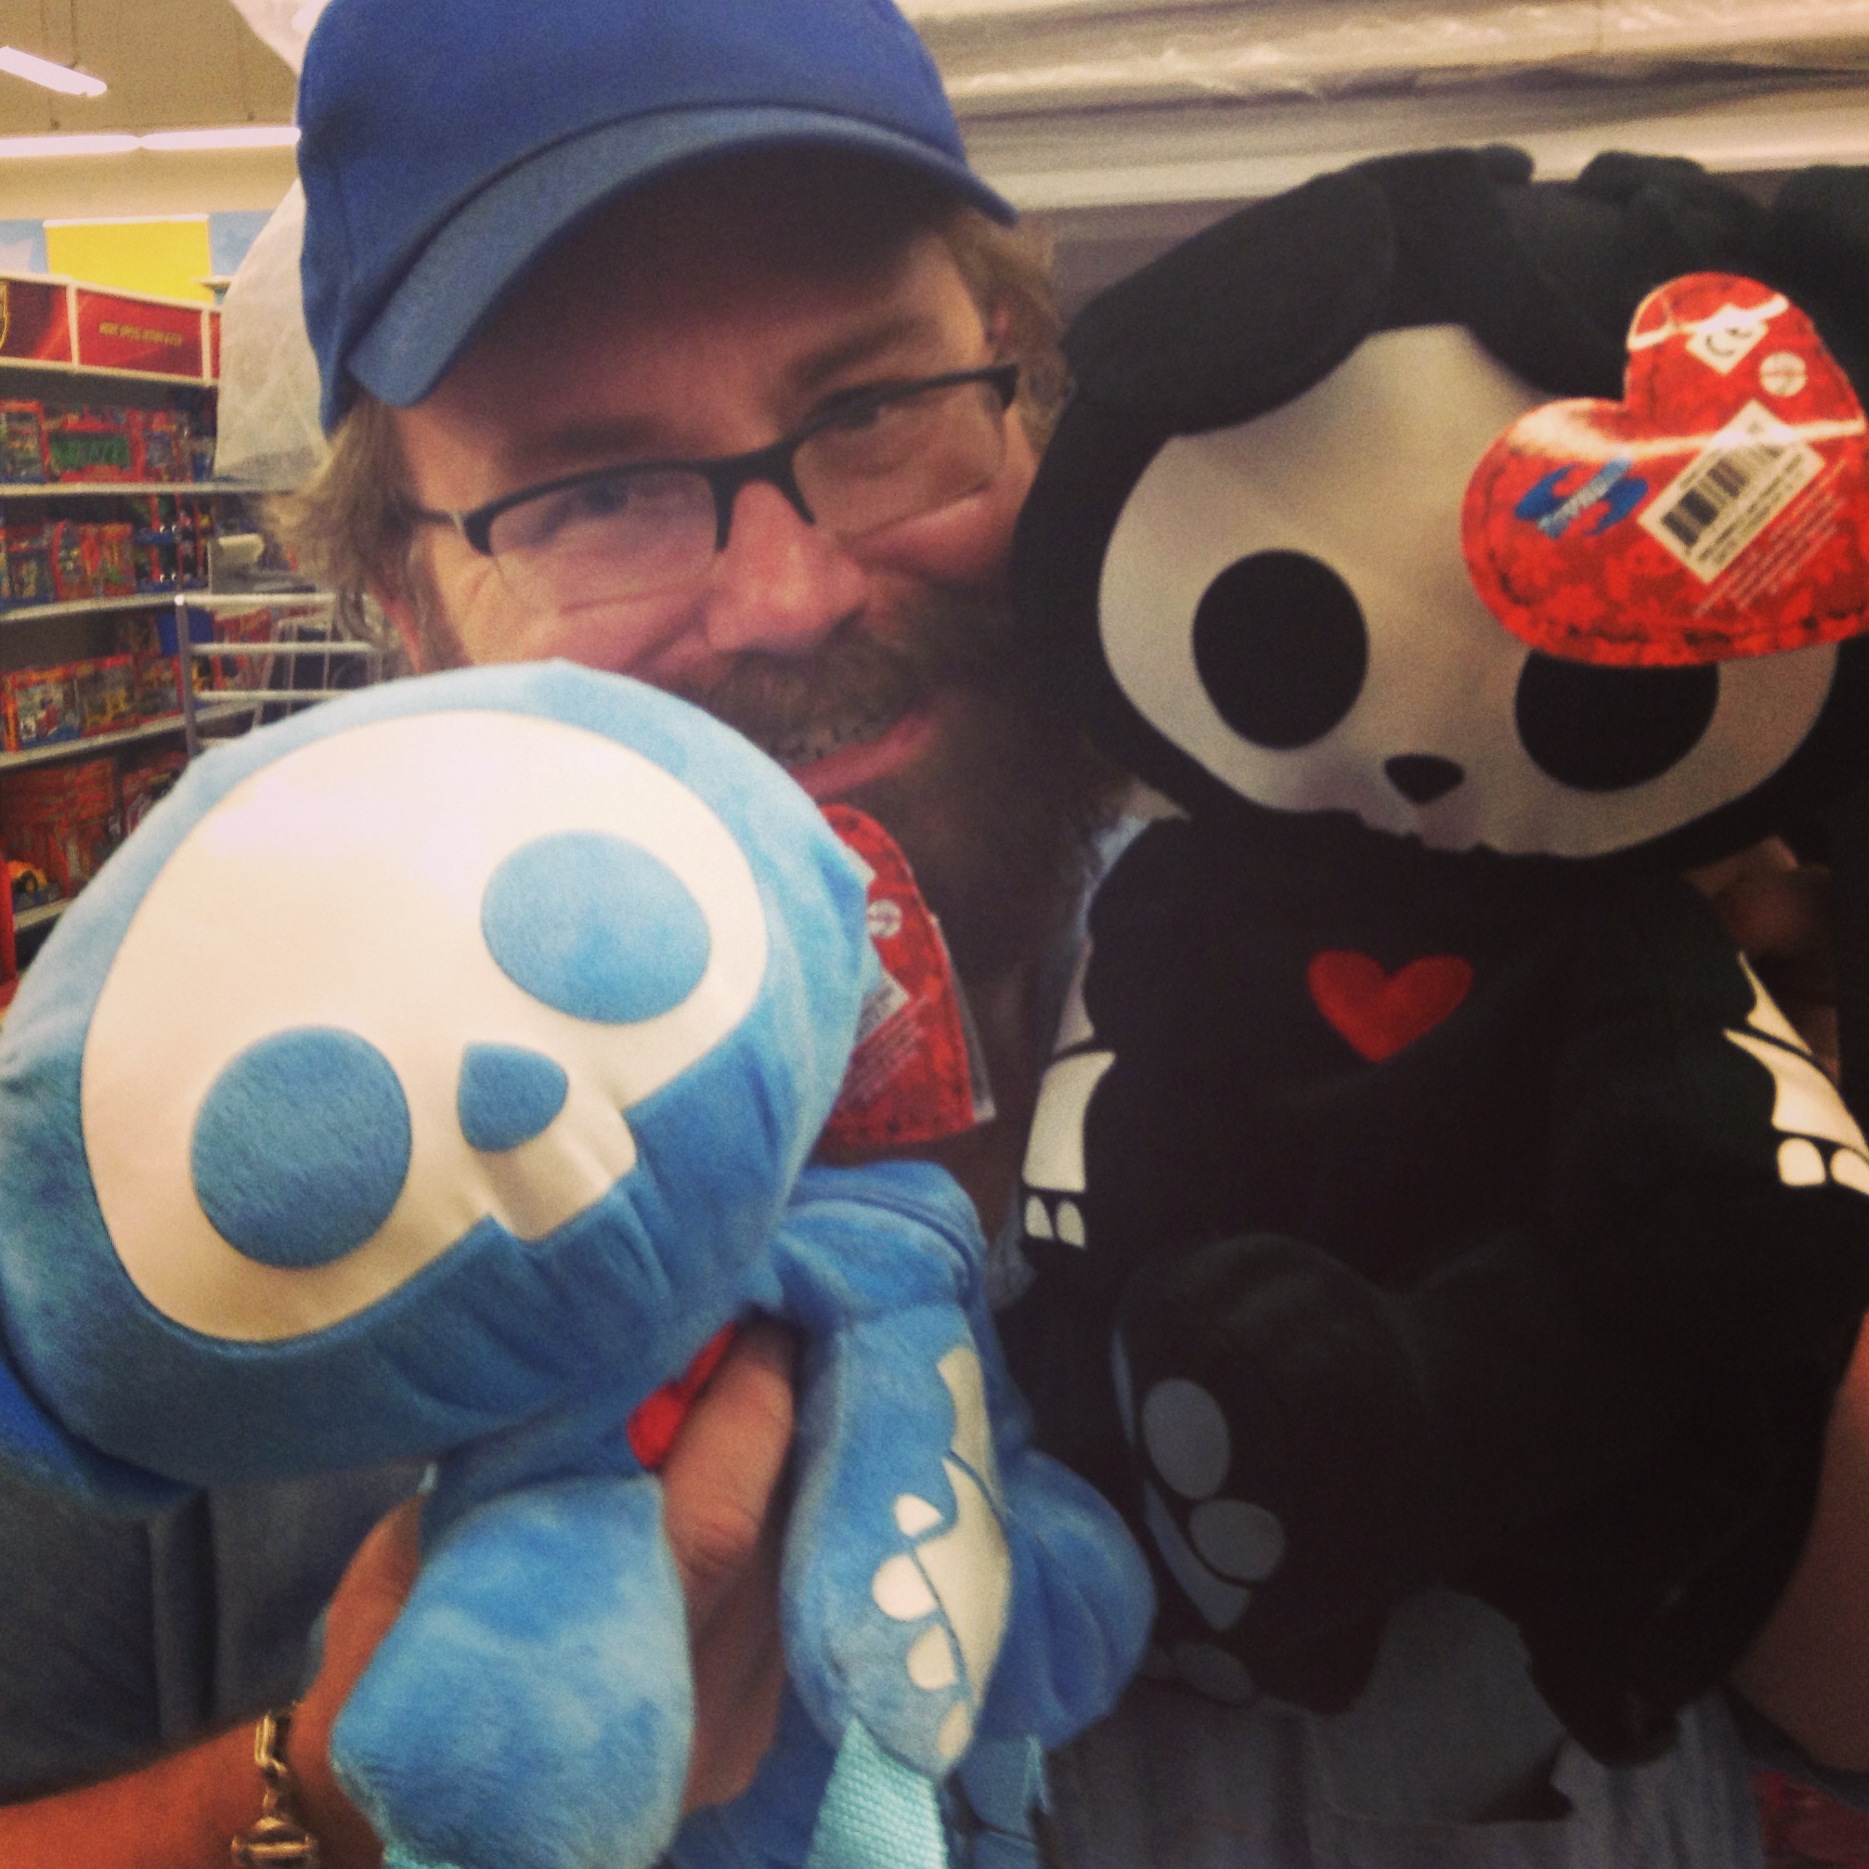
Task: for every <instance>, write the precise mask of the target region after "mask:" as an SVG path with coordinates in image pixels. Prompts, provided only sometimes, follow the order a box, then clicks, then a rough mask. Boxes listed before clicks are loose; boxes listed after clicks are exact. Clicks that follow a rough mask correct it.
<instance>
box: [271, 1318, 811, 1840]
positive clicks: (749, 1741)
mask: <svg viewBox="0 0 1869 1869" xmlns="http://www.w3.org/2000/svg"><path fill="white" fill-rule="evenodd" d="M794 1360H795V1352H794V1347H793V1343H792V1339H791V1336H790V1334H789V1333H788V1332H787V1331H786V1330H784V1329H783V1328H782V1327H781V1326H779V1325H777V1324H773V1323H770V1322H767V1321H763V1320H762V1321H758V1322H755V1323H752V1324H749V1325H748V1326H747V1327H746V1328H745V1329H743V1330H742V1331H741V1332H740V1333H739V1335H738V1337H737V1338H736V1339H735V1340H734V1343H733V1346H732V1348H731V1349H730V1350H729V1351H728V1352H727V1355H726V1356H725V1357H724V1358H723V1359H722V1361H721V1365H720V1367H719V1368H718V1369H717V1370H716V1371H715V1372H714V1375H713V1377H712V1379H711V1380H710V1381H709V1383H708V1385H707V1387H706V1388H705V1389H703V1390H702V1391H701V1393H700V1395H699V1396H697V1397H696V1398H695V1401H694V1404H693V1406H692V1407H691V1408H690V1409H689V1411H688V1415H687V1418H686V1419H685V1420H684V1421H683V1423H682V1426H681V1431H680V1433H679V1434H678V1435H677V1436H676V1438H675V1444H674V1447H673V1448H672V1449H671V1450H670V1452H669V1457H668V1461H667V1463H666V1465H665V1466H664V1467H663V1469H662V1490H663V1502H664V1509H665V1517H666V1522H667V1527H668V1538H669V1544H670V1546H671V1547H672V1549H673V1551H674V1555H675V1564H676V1568H677V1569H678V1570H679V1571H680V1573H681V1579H682V1589H683V1594H684V1595H685V1597H686V1599H687V1604H688V1626H689V1641H690V1647H691V1649H692V1653H693V1665H694V1684H695V1737H694V1751H693V1754H692V1756H691V1757H690V1760H689V1765H688V1783H687V1788H686V1791H685V1793H684V1795H683V1802H682V1807H683V1809H684V1810H690V1811H691V1810H696V1809H698V1808H699V1807H700V1806H702V1805H706V1804H721V1803H725V1802H726V1801H727V1800H728V1799H729V1798H734V1797H738V1796H739V1795H740V1793H741V1792H743V1791H744V1790H745V1789H746V1788H747V1786H748V1785H750V1784H751V1783H752V1781H753V1774H754V1772H755V1771H757V1770H758V1768H759V1762H760V1760H761V1759H762V1758H764V1757H765V1754H766V1749H767V1748H768V1747H769V1746H770V1745H771V1743H772V1736H773V1732H774V1730H775V1728H776V1726H777V1722H778V1715H779V1697H780V1694H781V1692H782V1691H783V1688H784V1685H785V1656H784V1653H783V1650H782V1648H781V1645H780V1640H779V1612H778V1574H779V1542H780V1536H781V1533H782V1531H783V1524H782V1518H783V1509H782V1506H781V1504H780V1502H779V1499H778V1496H777V1495H778V1485H779V1479H780V1476H781V1474H782V1473H783V1472H784V1468H785V1460H786V1456H787V1454H788V1453H789V1451H790V1449H791V1441H792V1382H791V1378H792V1365H793V1362H794ZM420 1527H421V1501H420V1500H418V1499H410V1500H406V1501H405V1502H404V1503H403V1504H402V1505H400V1506H398V1507H397V1508H396V1510H395V1511H394V1512H392V1513H390V1514H389V1515H388V1516H387V1517H386V1518H384V1519H383V1520H382V1521H381V1522H380V1523H379V1524H378V1525H377V1526H376V1528H375V1530H374V1531H372V1532H371V1534H370V1536H369V1537H368V1538H366V1539H365V1540H364V1542H363V1544H362V1545H361V1546H360V1547H359V1548H358V1551H357V1555H356V1556H355V1557H354V1558H353V1559H352V1560H351V1563H350V1567H349V1569H348V1570H346V1571H345V1573H344V1578H343V1581H342V1582H341V1583H340V1584H339V1585H338V1589H337V1594H336V1595H335V1596H334V1597H333V1598H332V1600H331V1607H330V1609H329V1611H328V1612H327V1613H326V1617H325V1637H324V1653H323V1657H322V1659H321V1661H320V1664H319V1669H318V1675H317V1678H316V1679H315V1680H314V1681H313V1683H312V1685H311V1686H310V1688H309V1689H308V1690H307V1691H306V1694H305V1698H304V1700H303V1701H302V1702H301V1703H300V1706H299V1710H298V1714H297V1717H296V1718H295V1719H294V1720H293V1722H292V1730H291V1734H290V1736H289V1739H288V1742H287V1759H288V1762H289V1764H290V1765H291V1767H292V1772H293V1776H294V1777H295V1778H296V1779H297V1781H298V1788H299V1798H298V1802H299V1816H300V1818H301V1820H302V1821H303V1822H304V1824H305V1825H306V1827H307V1828H308V1829H309V1830H311V1831H312V1832H313V1833H314V1834H315V1835H316V1836H317V1837H318V1839H319V1842H320V1845H321V1846H322V1850H323V1855H324V1861H325V1864H326V1869H376V1865H377V1864H378V1863H379V1862H380V1861H381V1860H382V1851H381V1848H380V1846H379V1845H378V1843H377V1841H376V1838H375V1837H374V1836H373V1835H372V1834H371V1831H370V1827H369V1825H368V1824H367V1823H365V1821H364V1820H363V1818H362V1817H361V1816H360V1815H359V1814H358V1812H357V1810H356V1808H355V1807H354V1806H353V1805H352V1804H351V1803H350V1801H349V1800H348V1799H347V1798H346V1797H345V1796H344V1793H343V1791H342V1789H341V1788H340V1787H339V1785H338V1782H337V1779H336V1777H335V1775H334V1774H333V1772H332V1770H331V1763H330V1740H331V1727H332V1724H333V1722H334V1721H335V1720H336V1719H337V1716H338V1712H339V1710H340V1709H341V1708H342V1707H343V1705H344V1702H345V1700H346V1699H347V1698H348V1697H349V1695H350V1691H351V1689H352V1688H353V1687H354V1686H355V1685H356V1684H357V1679H358V1677H359V1676H360V1675H361V1674H362V1673H363V1671H364V1669H365V1667H366V1666H368V1664H369V1661H370V1657H371V1656H372V1655H373V1654H374V1653H375V1652H376V1646H377V1644H378V1643H379V1642H380V1641H382V1639H383V1637H384V1636H385V1635H386V1634H387V1633H388V1631H389V1626H390V1624H391V1623H393V1622H394V1621H395V1620H396V1618H397V1616H398V1615H399V1614H400V1613H401V1611H402V1606H403V1603H404V1601H405V1600H406V1599H407V1597H408V1595H409V1592H410V1590H411V1589H412V1588H413V1587H414V1585H415V1578H416V1572H417V1571H418V1570H419V1569H420V1567H421V1532H420Z"/></svg>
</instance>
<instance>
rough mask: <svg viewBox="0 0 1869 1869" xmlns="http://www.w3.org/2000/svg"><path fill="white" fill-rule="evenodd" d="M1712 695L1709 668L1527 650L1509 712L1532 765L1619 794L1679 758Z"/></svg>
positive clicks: (1565, 781) (1701, 726)
mask: <svg viewBox="0 0 1869 1869" xmlns="http://www.w3.org/2000/svg"><path fill="white" fill-rule="evenodd" d="M1719 701H1720V672H1719V670H1718V669H1717V668H1713V667H1703V668H1600V667H1595V666H1592V665H1590V664H1588V663H1583V662H1560V661H1558V660H1556V659H1555V658H1554V657H1551V656H1548V655H1543V654H1536V653H1535V654H1533V655H1530V656H1528V657H1527V658H1526V661H1525V667H1524V669H1523V670H1522V671H1521V672H1520V675H1519V684H1518V693H1517V695H1516V697H1515V699H1514V702H1513V710H1514V714H1515V717H1516V720H1517V723H1518V730H1519V739H1520V741H1521V742H1522V743H1523V745H1524V747H1525V750H1526V752H1527V753H1529V754H1530V755H1531V757H1532V760H1533V762H1534V763H1535V764H1536V765H1537V766H1538V768H1539V770H1540V771H1542V772H1544V773H1545V774H1546V775H1547V776H1548V777H1550V778H1553V779H1555V780H1556V781H1557V782H1558V783H1559V784H1560V785H1568V786H1570V787H1572V788H1573V789H1575V790H1576V791H1580V792H1619V791H1623V790H1626V789H1627V788H1628V787H1630V786H1635V785H1645V784H1647V783H1648V782H1649V781H1650V780H1651V779H1658V778H1660V777H1661V775H1662V774H1663V773H1664V772H1667V771H1668V770H1669V769H1670V768H1671V767H1673V766H1675V765H1678V764H1679V763H1680V761H1682V760H1683V759H1685V758H1686V757H1687V755H1688V754H1689V753H1691V752H1692V751H1693V750H1694V748H1695V747H1696V746H1698V745H1699V744H1700V739H1701V736H1702V735H1703V734H1704V733H1705V732H1706V731H1707V728H1708V726H1709V725H1710V724H1711V722H1712V720H1713V715H1714V710H1715V709H1716V708H1717V707H1718V706H1719Z"/></svg>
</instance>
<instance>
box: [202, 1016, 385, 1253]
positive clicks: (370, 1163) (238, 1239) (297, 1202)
mask: <svg viewBox="0 0 1869 1869" xmlns="http://www.w3.org/2000/svg"><path fill="white" fill-rule="evenodd" d="M189 1168H190V1171H191V1173H192V1175H193V1179H194V1188H195V1198H196V1199H197V1200H199V1201H200V1203H201V1210H202V1212H203V1213H204V1214H206V1215H207V1217H208V1221H209V1223H210V1225H212V1226H213V1228H214V1230H215V1231H216V1232H217V1233H219V1234H220V1236H221V1237H222V1238H223V1239H224V1240H226V1241H227V1243H228V1244H229V1245H230V1246H232V1247H233V1248H234V1249H235V1250H236V1251H238V1252H240V1253H243V1254H244V1255H245V1256H246V1257H247V1258H249V1259H256V1260H258V1261H259V1262H260V1263H261V1264H262V1265H269V1266H279V1267H284V1268H288V1269H295V1270H303V1269H306V1268H309V1267H312V1266H321V1265H329V1264H331V1263H332V1262H333V1261H334V1260H338V1259H342V1258H344V1257H345V1256H346V1255H347V1254H349V1253H352V1252H354V1251H356V1249H357V1248H358V1247H359V1246H361V1245H362V1244H363V1243H364V1242H365V1241H366V1240H367V1239H369V1238H370V1237H371V1235H372V1234H374V1233H375V1232H376V1230H377V1228H378V1227H380V1226H381V1225H382V1224H383V1222H384V1221H385V1220H387V1219H388V1218H389V1215H390V1210H391V1209H392V1208H393V1207H394V1206H395V1205H396V1201H397V1199H398V1197H399V1196H400V1195H401V1193H402V1187H403V1183H404V1182H405V1181H406V1180H407V1179H408V1175H409V1105H408V1102H407V1100H406V1099H405V1097H404V1096H403V1091H402V1085H401V1083H400V1081H399V1080H398V1079H397V1076H396V1072H395V1068H394V1067H393V1066H392V1065H391V1064H390V1062H389V1060H388V1059H387V1058H386V1057H384V1056H383V1054H382V1053H381V1052H380V1051H378V1050H377V1048H376V1047H375V1046H374V1045H372V1044H370V1043H368V1042H367V1041H366V1040H364V1039H361V1038H359V1037H358V1036H357V1035H356V1034H355V1033H353V1032H345V1031H340V1030H337V1029H336V1028H334V1027H329V1026H302V1027H297V1028H295V1029H293V1030H291V1031H285V1032H275V1033H273V1034H272V1035H271V1036H270V1037H268V1038H263V1039H260V1040H259V1041H258V1042H257V1043H255V1044H252V1045H249V1046H248V1047H247V1048H246V1050H245V1051H243V1052H241V1053H240V1054H239V1056H238V1057H236V1058H234V1059H233V1060H232V1062H231V1063H229V1064H228V1065H227V1066H226V1068H225V1069H224V1070H223V1071H222V1072H221V1074H220V1076H219V1077H217V1078H216V1079H215V1080H214V1082H213V1084H212V1085H211V1086H210V1087H209V1090H208V1094H207V1095H206V1096H205V1097H204V1098H203V1099H202V1101H201V1108H200V1109H199V1110H198V1111H197V1112H196V1115H195V1127H194V1134H193V1137H192V1138H191V1140H190V1144H189Z"/></svg>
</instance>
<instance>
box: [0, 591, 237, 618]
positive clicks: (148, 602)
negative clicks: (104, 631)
mask: <svg viewBox="0 0 1869 1869" xmlns="http://www.w3.org/2000/svg"><path fill="white" fill-rule="evenodd" d="M182 595H183V598H184V600H185V601H186V602H188V603H193V602H194V600H195V596H196V593H195V592H193V591H184V592H183V593H182ZM201 595H203V596H205V595H206V592H202V593H201ZM174 607H175V593H174V592H173V591H141V592H139V593H138V594H137V595H136V596H134V597H73V598H71V599H69V600H68V601H67V602H65V603H51V604H8V605H7V606H6V607H5V608H4V609H0V624H6V623H31V622H34V621H36V620H37V619H38V618H40V617H77V616H97V615H100V614H102V613H103V612H105V611H110V610H171V609H173V608H174Z"/></svg>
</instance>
